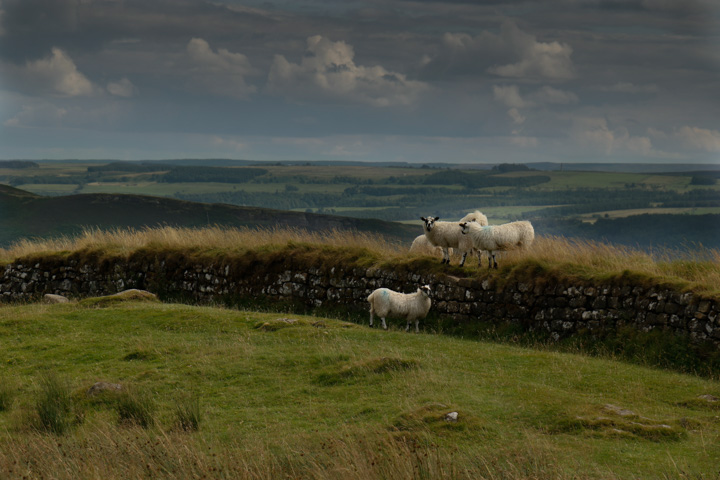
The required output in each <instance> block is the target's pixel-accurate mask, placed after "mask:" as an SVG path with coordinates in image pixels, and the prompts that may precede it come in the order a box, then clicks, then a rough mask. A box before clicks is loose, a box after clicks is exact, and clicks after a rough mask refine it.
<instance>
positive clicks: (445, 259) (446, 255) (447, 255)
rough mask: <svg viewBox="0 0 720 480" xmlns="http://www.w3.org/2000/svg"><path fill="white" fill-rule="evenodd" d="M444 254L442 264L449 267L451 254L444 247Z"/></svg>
mask: <svg viewBox="0 0 720 480" xmlns="http://www.w3.org/2000/svg"><path fill="white" fill-rule="evenodd" d="M442 252H443V259H442V263H447V264H448V265H450V253H449V252H448V249H447V248H445V247H443V249H442Z"/></svg>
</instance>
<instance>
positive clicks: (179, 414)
mask: <svg viewBox="0 0 720 480" xmlns="http://www.w3.org/2000/svg"><path fill="white" fill-rule="evenodd" d="M200 420H201V413H200V397H198V396H197V395H191V396H189V397H185V398H182V399H180V400H178V401H177V402H176V403H175V424H176V425H177V427H178V428H179V429H180V430H185V431H193V432H194V431H197V430H199V429H200Z"/></svg>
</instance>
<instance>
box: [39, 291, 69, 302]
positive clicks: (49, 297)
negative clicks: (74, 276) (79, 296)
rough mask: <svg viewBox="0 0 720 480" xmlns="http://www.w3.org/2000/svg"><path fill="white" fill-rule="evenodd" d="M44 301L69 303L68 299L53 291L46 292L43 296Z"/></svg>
mask: <svg viewBox="0 0 720 480" xmlns="http://www.w3.org/2000/svg"><path fill="white" fill-rule="evenodd" d="M43 302H44V303H70V299H69V298H67V297H63V296H62V295H55V294H53V293H46V294H45V295H44V296H43Z"/></svg>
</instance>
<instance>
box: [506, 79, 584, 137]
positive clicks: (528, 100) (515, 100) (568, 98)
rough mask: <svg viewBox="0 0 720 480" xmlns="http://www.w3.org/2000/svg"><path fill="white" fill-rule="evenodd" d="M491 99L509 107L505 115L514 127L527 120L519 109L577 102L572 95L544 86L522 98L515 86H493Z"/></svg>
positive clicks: (515, 132) (516, 132)
mask: <svg viewBox="0 0 720 480" xmlns="http://www.w3.org/2000/svg"><path fill="white" fill-rule="evenodd" d="M493 97H494V98H495V100H497V101H498V102H500V103H502V104H503V105H505V106H507V107H510V109H509V110H508V111H507V114H508V116H509V117H510V118H511V119H512V121H513V122H514V123H515V124H516V125H522V124H523V123H525V120H526V119H527V118H526V117H525V115H523V114H522V113H521V112H520V110H519V109H521V108H524V109H530V108H538V107H542V106H544V105H552V104H555V105H565V104H569V103H576V102H577V101H578V97H577V95H575V94H574V93H572V92H567V91H564V90H558V89H557V88H552V87H548V86H544V87H542V88H540V89H538V90H536V91H534V92H531V93H529V94H528V95H526V96H525V97H523V96H522V95H521V94H520V89H519V88H518V86H517V85H493ZM513 133H514V134H518V133H519V132H518V131H514V132H513Z"/></svg>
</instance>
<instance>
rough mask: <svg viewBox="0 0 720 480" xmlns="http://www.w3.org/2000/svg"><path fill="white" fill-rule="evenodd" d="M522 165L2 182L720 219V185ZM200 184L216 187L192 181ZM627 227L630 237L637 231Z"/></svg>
mask: <svg viewBox="0 0 720 480" xmlns="http://www.w3.org/2000/svg"><path fill="white" fill-rule="evenodd" d="M101 165H104V166H105V167H107V168H101V169H98V168H91V169H90V171H88V167H98V166H101ZM515 167H517V169H519V170H518V171H509V172H506V173H500V172H499V170H498V171H491V170H481V169H469V168H468V169H458V168H457V167H456V168H438V167H437V166H434V167H433V168H430V167H427V166H426V167H425V168H420V167H416V168H410V167H405V168H402V167H394V166H393V167H387V166H380V165H373V164H368V165H350V164H348V165H343V164H337V165H281V164H270V163H258V164H256V165H251V166H250V165H248V166H234V167H208V170H212V172H210V173H209V174H208V176H202V175H203V173H204V171H203V167H201V166H199V165H196V166H194V167H188V166H178V165H173V164H166V165H162V166H160V167H155V166H153V165H142V164H129V163H123V164H118V165H108V164H106V163H105V164H104V163H102V162H92V163H83V162H71V161H66V162H41V163H40V166H39V168H18V169H8V168H4V169H2V170H0V182H5V183H8V184H11V185H14V186H18V187H19V188H22V189H25V190H27V191H30V192H34V193H37V194H40V195H68V194H75V193H123V194H138V195H156V196H164V197H173V198H177V199H180V200H186V201H191V202H201V203H223V204H232V205H241V206H252V207H263V208H272V209H276V210H291V211H296V212H306V211H309V212H331V213H332V212H335V213H336V214H340V215H347V216H354V217H358V218H377V219H381V220H385V221H410V222H415V220H414V219H415V218H419V217H420V216H421V215H428V214H432V215H436V216H439V217H441V218H442V219H457V218H460V217H462V216H463V215H465V214H466V213H467V212H469V211H471V210H475V209H478V210H481V211H482V212H484V213H485V214H486V215H488V217H489V218H490V222H491V223H493V224H497V223H504V222H507V221H512V220H518V219H524V220H530V221H532V222H533V223H534V224H535V225H538V227H539V230H538V231H539V232H546V233H550V234H554V235H565V234H569V235H577V234H578V233H579V232H580V230H578V228H576V227H577V224H578V222H588V221H593V219H595V218H598V217H605V215H607V218H608V219H622V218H625V217H629V216H634V215H642V214H644V213H655V214H657V213H669V214H683V215H686V214H689V215H704V214H708V213H713V214H716V213H718V211H719V210H718V209H720V183H718V181H717V179H716V180H715V184H710V185H693V184H692V182H693V176H692V175H690V174H687V173H683V174H662V175H659V174H646V173H618V172H594V171H573V170H572V164H567V165H565V166H564V168H565V170H564V171H536V170H527V169H524V170H523V169H522V167H523V166H515ZM156 168H157V169H156ZM222 168H226V170H224V171H223V170H222ZM460 168H462V167H460ZM525 168H527V167H525ZM173 169H175V170H173ZM503 171H504V170H503ZM225 175H227V176H225ZM698 175H699V176H701V177H702V176H703V175H706V176H708V177H709V178H703V179H702V180H706V182H705V183H707V181H708V180H709V181H710V183H712V181H713V179H715V178H716V177H717V175H716V174H715V173H712V172H711V173H700V174H698ZM198 178H203V179H206V180H207V181H204V182H193V181H192V180H193V179H198ZM174 182H178V183H174ZM180 182H181V183H180ZM695 183H703V182H695ZM617 228H620V227H617ZM622 228H623V229H624V230H627V225H623V227H622ZM686 233H687V235H686V236H687V238H686V240H687V241H689V242H696V241H700V239H702V241H703V243H704V244H705V242H706V236H704V235H703V234H702V232H698V231H696V230H686ZM637 234H638V236H640V237H644V240H642V241H643V242H652V243H654V242H655V241H657V242H659V243H662V244H665V240H664V239H663V238H662V237H663V235H660V237H657V236H648V235H646V232H637ZM603 235H604V233H603ZM631 236H632V235H631ZM655 239H657V240H655ZM628 241H630V240H628ZM675 241H679V240H678V239H674V240H673V242H675ZM633 244H635V241H633ZM718 244H719V245H720V240H719V241H718ZM713 245H715V244H714V243H713Z"/></svg>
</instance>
